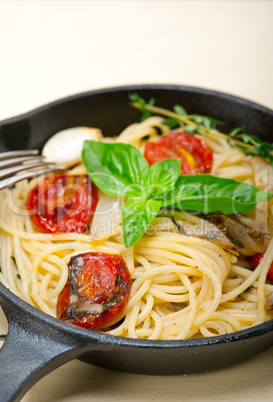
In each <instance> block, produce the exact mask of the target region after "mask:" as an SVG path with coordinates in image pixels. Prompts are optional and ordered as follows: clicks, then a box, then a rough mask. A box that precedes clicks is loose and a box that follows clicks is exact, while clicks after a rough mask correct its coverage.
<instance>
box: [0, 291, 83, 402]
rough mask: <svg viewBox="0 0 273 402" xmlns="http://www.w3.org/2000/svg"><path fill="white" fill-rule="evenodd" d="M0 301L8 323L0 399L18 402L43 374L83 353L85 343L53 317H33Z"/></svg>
mask: <svg viewBox="0 0 273 402" xmlns="http://www.w3.org/2000/svg"><path fill="white" fill-rule="evenodd" d="M0 301H1V306H2V308H3V311H4V313H5V315H6V317H7V319H8V323H9V330H8V335H7V337H6V340H5V342H4V345H3V346H2V348H1V349H0V402H17V401H20V400H21V398H22V397H23V396H24V395H25V393H26V392H27V391H28V390H29V389H30V388H31V387H32V386H33V385H34V384H35V383H36V382H37V381H38V380H40V379H41V378H42V377H43V376H45V375H46V374H48V373H49V372H51V371H53V370H54V369H56V368H57V367H59V366H61V365H63V364H64V363H66V362H68V361H70V360H72V359H74V358H77V357H79V356H80V355H82V353H83V352H84V349H85V347H82V345H81V346H80V345H77V344H75V342H76V341H75V340H74V339H73V338H72V337H71V336H69V335H67V333H66V331H60V329H58V328H57V329H56V328H55V325H52V323H51V322H50V320H49V322H48V323H47V321H43V320H40V321H39V320H37V319H33V317H32V316H31V314H29V313H28V311H26V310H25V311H22V310H20V309H18V308H17V306H11V305H10V304H9V303H7V304H6V301H5V299H2V298H0ZM8 304H9V305H8ZM12 307H13V308H12ZM89 347H90V343H89Z"/></svg>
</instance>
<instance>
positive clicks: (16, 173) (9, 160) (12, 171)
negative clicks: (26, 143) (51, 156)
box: [0, 149, 66, 190]
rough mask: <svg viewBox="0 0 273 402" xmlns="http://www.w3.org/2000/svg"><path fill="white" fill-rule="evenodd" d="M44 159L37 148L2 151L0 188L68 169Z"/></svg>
mask: <svg viewBox="0 0 273 402" xmlns="http://www.w3.org/2000/svg"><path fill="white" fill-rule="evenodd" d="M43 159H44V157H43V156H42V155H39V151H38V150H37V149H34V150H22V151H10V152H2V153H0V190H2V189H3V188H5V187H9V186H13V185H14V184H15V183H17V182H19V181H21V180H25V179H31V178H33V177H35V176H38V175H41V174H44V173H50V172H53V171H58V170H60V171H62V170H65V169H66V168H65V167H64V166H56V165H54V163H53V162H47V161H43ZM37 168H38V169H37Z"/></svg>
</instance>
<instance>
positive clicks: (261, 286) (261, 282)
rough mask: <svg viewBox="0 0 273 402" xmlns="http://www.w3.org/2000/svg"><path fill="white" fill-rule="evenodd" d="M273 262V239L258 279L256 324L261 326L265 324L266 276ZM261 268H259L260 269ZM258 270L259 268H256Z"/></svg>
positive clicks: (262, 261) (261, 263)
mask: <svg viewBox="0 0 273 402" xmlns="http://www.w3.org/2000/svg"><path fill="white" fill-rule="evenodd" d="M272 260H273V238H272V239H271V241H270V242H269V244H268V247H267V250H266V252H265V254H264V256H263V258H262V260H261V262H260V264H259V265H260V266H261V272H260V276H259V279H258V289H257V297H258V319H257V322H256V324H257V325H258V324H261V323H262V322H264V317H265V308H264V305H265V281H266V276H267V273H268V270H269V267H270V265H271V263H272ZM258 268H259V267H258ZM256 269H257V268H256Z"/></svg>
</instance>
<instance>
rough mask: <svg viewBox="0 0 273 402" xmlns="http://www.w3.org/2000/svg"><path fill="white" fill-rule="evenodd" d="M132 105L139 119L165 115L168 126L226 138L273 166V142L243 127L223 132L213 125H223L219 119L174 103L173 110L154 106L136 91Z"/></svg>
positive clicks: (231, 143)
mask: <svg viewBox="0 0 273 402" xmlns="http://www.w3.org/2000/svg"><path fill="white" fill-rule="evenodd" d="M129 98H130V100H131V101H132V106H134V107H135V108H137V109H139V110H140V111H141V112H142V116H141V121H143V120H145V119H146V118H148V117H150V116H151V115H153V114H157V115H160V116H164V117H166V119H165V120H163V122H162V123H163V124H165V125H167V126H168V127H170V128H174V127H176V126H180V127H182V128H183V129H184V130H186V131H189V132H191V133H194V134H199V135H201V136H204V137H210V138H213V137H218V138H224V139H226V140H227V141H228V142H229V143H230V145H232V146H234V147H236V148H238V149H240V150H241V151H242V152H243V153H244V154H245V155H251V156H260V157H262V158H265V159H267V160H268V162H269V163H270V165H271V166H273V144H269V143H268V142H265V141H262V140H261V139H259V138H258V137H256V136H254V135H250V134H246V133H245V132H244V129H245V127H244V126H241V127H237V128H234V129H233V130H232V131H231V132H230V133H229V134H224V133H222V132H220V131H219V130H217V129H216V128H215V127H216V126H219V125H224V123H223V122H222V121H220V120H217V119H214V118H212V117H208V116H201V115H198V114H188V113H187V111H186V109H185V108H184V107H183V106H180V105H175V106H174V107H173V111H171V110H168V109H164V108H161V107H158V106H155V100H154V98H152V99H150V100H149V101H148V102H146V101H145V100H144V99H143V98H141V97H140V96H139V95H138V94H137V93H134V94H131V95H130V96H129Z"/></svg>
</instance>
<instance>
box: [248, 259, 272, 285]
mask: <svg viewBox="0 0 273 402" xmlns="http://www.w3.org/2000/svg"><path fill="white" fill-rule="evenodd" d="M262 257H263V253H259V254H255V255H253V256H252V257H251V265H252V267H253V268H256V267H257V266H258V265H259V264H260V261H261V259H262ZM267 279H268V280H269V281H271V282H273V262H272V264H271V265H270V267H269V270H268V273H267Z"/></svg>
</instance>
